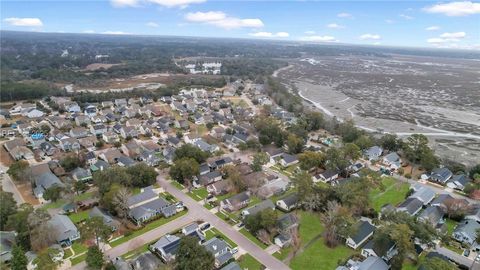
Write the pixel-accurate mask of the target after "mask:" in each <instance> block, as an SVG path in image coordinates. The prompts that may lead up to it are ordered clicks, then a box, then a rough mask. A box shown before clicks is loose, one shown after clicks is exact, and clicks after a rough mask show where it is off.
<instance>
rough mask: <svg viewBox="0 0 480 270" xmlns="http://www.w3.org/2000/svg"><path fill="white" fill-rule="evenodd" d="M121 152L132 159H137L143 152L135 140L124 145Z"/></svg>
mask: <svg viewBox="0 0 480 270" xmlns="http://www.w3.org/2000/svg"><path fill="white" fill-rule="evenodd" d="M121 150H122V152H123V153H124V154H125V155H127V156H129V157H131V158H136V157H138V156H139V155H140V154H141V153H142V152H143V149H142V147H141V146H140V145H139V144H138V143H137V142H135V141H134V140H131V141H129V142H127V143H125V144H123V145H122V147H121Z"/></svg>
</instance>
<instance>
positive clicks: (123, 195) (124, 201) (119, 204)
mask: <svg viewBox="0 0 480 270" xmlns="http://www.w3.org/2000/svg"><path fill="white" fill-rule="evenodd" d="M131 196H132V194H131V192H130V190H128V189H127V188H126V187H120V188H119V189H118V190H117V191H116V192H115V194H114V195H113V200H112V203H113V205H114V207H115V212H116V213H117V215H118V216H119V217H121V218H127V216H128V211H129V205H128V199H129V198H130V197H131Z"/></svg>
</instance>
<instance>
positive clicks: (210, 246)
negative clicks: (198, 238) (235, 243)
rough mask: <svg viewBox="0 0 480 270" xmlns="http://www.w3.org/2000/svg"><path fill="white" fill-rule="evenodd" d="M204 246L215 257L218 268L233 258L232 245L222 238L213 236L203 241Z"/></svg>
mask: <svg viewBox="0 0 480 270" xmlns="http://www.w3.org/2000/svg"><path fill="white" fill-rule="evenodd" d="M203 246H204V247H205V249H206V250H207V251H208V252H210V253H211V254H212V255H213V256H214V257H215V267H217V268H218V267H220V266H222V265H223V264H225V263H226V262H228V261H229V260H230V259H232V258H233V254H232V252H231V250H230V246H229V245H228V244H227V242H225V241H224V240H222V239H220V238H217V237H213V238H212V239H210V240H208V241H206V242H205V243H203Z"/></svg>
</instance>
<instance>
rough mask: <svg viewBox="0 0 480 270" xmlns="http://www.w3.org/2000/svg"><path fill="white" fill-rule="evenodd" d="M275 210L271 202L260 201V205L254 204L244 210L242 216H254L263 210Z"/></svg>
mask: <svg viewBox="0 0 480 270" xmlns="http://www.w3.org/2000/svg"><path fill="white" fill-rule="evenodd" d="M269 208H270V209H275V205H274V204H273V202H272V201H271V200H264V201H261V202H260V203H257V204H255V205H254V206H252V207H249V208H247V209H245V210H243V211H242V214H244V215H255V214H257V213H259V212H261V211H263V210H266V209H269Z"/></svg>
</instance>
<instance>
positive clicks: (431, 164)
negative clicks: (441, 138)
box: [420, 149, 440, 171]
mask: <svg viewBox="0 0 480 270" xmlns="http://www.w3.org/2000/svg"><path fill="white" fill-rule="evenodd" d="M439 163H440V162H439V161H438V158H437V157H436V156H435V155H434V154H433V151H432V150H430V149H426V150H425V151H424V152H423V154H422V155H421V157H420V165H421V166H422V167H423V168H424V169H425V170H427V171H431V170H433V169H435V168H436V167H438V165H439Z"/></svg>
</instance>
